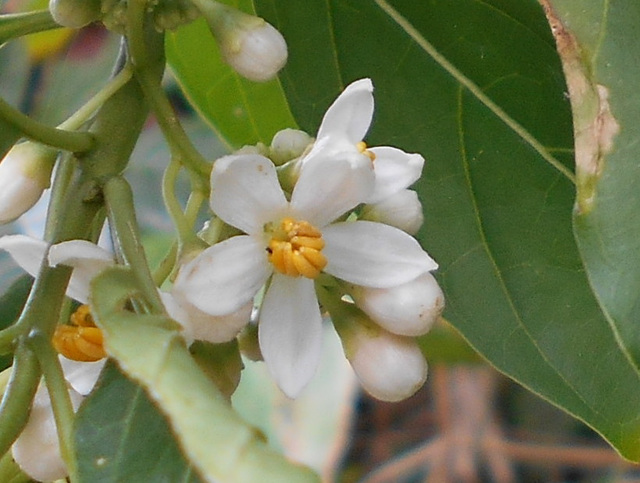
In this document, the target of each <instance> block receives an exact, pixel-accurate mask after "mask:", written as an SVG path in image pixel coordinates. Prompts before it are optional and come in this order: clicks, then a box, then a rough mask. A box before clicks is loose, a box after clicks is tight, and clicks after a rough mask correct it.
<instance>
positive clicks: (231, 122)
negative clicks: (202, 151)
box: [166, 0, 295, 148]
mask: <svg viewBox="0 0 640 483" xmlns="http://www.w3.org/2000/svg"><path fill="white" fill-rule="evenodd" d="M225 3H232V4H234V5H236V6H238V7H239V8H240V9H242V10H243V11H245V12H252V7H251V2H250V1H248V0H240V1H235V2H225ZM166 45H167V59H168V61H169V64H170V65H171V68H172V70H173V72H174V74H175V76H176V78H177V79H178V81H179V82H180V84H181V86H182V88H183V90H184V92H185V93H186V95H187V97H188V98H189V99H190V100H191V102H192V103H193V105H194V106H195V107H196V109H197V110H198V111H199V112H200V114H201V115H202V116H203V117H204V118H205V119H206V120H207V121H208V122H210V123H211V124H212V126H213V127H214V128H215V129H216V131H217V132H218V134H219V136H220V137H221V138H222V139H224V140H225V141H226V142H227V143H228V145H229V146H230V147H235V148H238V147H241V146H242V145H244V144H255V143H257V142H258V141H260V142H263V143H265V144H267V145H269V144H270V143H271V138H272V137H273V135H274V134H275V133H276V132H278V131H279V130H281V129H284V128H288V127H289V128H290V127H295V120H294V119H293V117H292V116H291V113H290V112H289V107H288V104H287V102H286V99H285V98H284V94H283V92H282V88H281V86H280V83H279V81H278V80H277V79H275V80H272V81H269V82H265V83H256V82H251V81H248V80H246V79H243V78H242V77H241V76H239V75H238V74H236V72H235V71H234V70H233V69H232V68H231V67H229V66H228V65H227V64H225V63H224V62H223V61H222V59H221V57H220V51H219V49H218V45H217V44H216V42H215V40H214V38H213V36H212V35H211V33H210V31H209V28H208V26H207V24H206V22H205V21H204V19H203V18H201V19H200V20H198V21H196V22H193V23H191V24H189V25H187V26H184V27H181V28H179V29H178V30H177V31H176V32H174V33H169V34H168V35H167V42H166Z"/></svg>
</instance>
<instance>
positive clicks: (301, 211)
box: [291, 152, 375, 227]
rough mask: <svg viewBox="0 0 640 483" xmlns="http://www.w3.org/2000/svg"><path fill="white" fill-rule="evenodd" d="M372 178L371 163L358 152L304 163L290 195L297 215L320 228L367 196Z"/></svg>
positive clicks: (372, 183) (292, 206)
mask: <svg viewBox="0 0 640 483" xmlns="http://www.w3.org/2000/svg"><path fill="white" fill-rule="evenodd" d="M374 182H375V177H374V173H373V166H372V165H371V160H370V159H369V158H367V157H366V156H364V155H362V154H360V153H357V152H355V153H353V154H352V155H350V156H348V157H346V158H345V157H340V156H331V157H327V158H322V159H320V158H316V159H313V160H312V161H311V162H305V163H304V164H303V166H302V170H301V172H300V177H299V178H298V181H297V182H296V186H295V188H294V190H293V194H292V195H291V209H292V210H293V212H294V213H295V215H296V216H299V217H301V218H303V219H305V220H306V221H308V222H310V223H312V224H314V225H316V227H322V226H324V225H326V224H327V223H330V222H331V221H333V220H335V219H336V218H338V217H340V216H341V215H343V214H344V213H346V212H347V211H348V210H350V209H352V208H355V207H356V206H357V205H359V204H360V203H362V202H364V201H365V199H366V198H368V197H369V195H370V193H371V190H372V189H373V186H374Z"/></svg>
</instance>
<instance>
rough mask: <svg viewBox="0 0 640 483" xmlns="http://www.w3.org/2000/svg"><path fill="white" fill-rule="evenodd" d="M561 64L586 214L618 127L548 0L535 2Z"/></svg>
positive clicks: (581, 205) (580, 204)
mask: <svg viewBox="0 0 640 483" xmlns="http://www.w3.org/2000/svg"><path fill="white" fill-rule="evenodd" d="M539 1H540V4H541V5H542V7H543V9H544V12H545V14H546V16H547V20H548V22H549V25H550V27H551V32H552V34H553V36H554V38H555V40H556V48H557V49H558V54H559V55H560V60H561V61H562V69H563V71H564V75H565V78H566V81H567V88H568V89H569V98H570V100H571V111H572V113H573V131H574V143H575V159H576V175H577V176H576V178H577V189H578V195H577V208H578V213H582V214H583V213H587V212H589V211H590V210H591V207H592V206H593V203H594V201H595V188H596V182H597V180H598V178H599V177H600V174H601V172H602V168H603V163H604V157H605V155H606V154H607V153H608V152H610V151H611V149H612V147H613V144H614V140H615V137H616V135H617V134H618V132H619V130H620V126H619V124H618V122H617V121H616V119H615V118H614V117H613V114H612V113H611V109H610V106H609V91H608V89H607V88H606V87H605V86H603V85H599V84H597V83H596V81H595V79H594V78H593V77H592V74H591V72H592V70H591V65H590V61H589V60H588V59H587V57H586V56H585V55H584V54H583V52H582V49H581V48H580V45H579V44H578V42H577V40H576V38H575V37H574V35H573V34H572V33H571V31H570V29H568V28H566V26H565V25H564V24H563V23H562V21H561V20H560V19H559V18H558V16H557V15H556V13H555V12H554V11H553V8H552V7H551V5H550V3H549V0H539Z"/></svg>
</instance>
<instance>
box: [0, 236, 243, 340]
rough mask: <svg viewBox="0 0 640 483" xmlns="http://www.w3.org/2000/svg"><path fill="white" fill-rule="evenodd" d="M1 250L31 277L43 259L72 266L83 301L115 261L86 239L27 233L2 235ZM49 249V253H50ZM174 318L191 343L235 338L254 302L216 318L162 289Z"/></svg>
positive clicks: (74, 294)
mask: <svg viewBox="0 0 640 483" xmlns="http://www.w3.org/2000/svg"><path fill="white" fill-rule="evenodd" d="M0 250H5V251H6V252H8V253H9V255H11V257H12V258H13V259H14V260H15V261H16V263H17V264H18V265H20V267H22V268H23V269H24V270H25V271H26V272H27V273H29V274H30V275H31V276H32V277H35V276H36V275H37V274H38V272H39V271H40V266H41V265H42V263H43V260H44V259H45V257H46V259H47V263H48V264H49V265H50V266H56V265H67V266H70V267H72V268H73V272H72V274H71V279H70V280H69V285H68V286H67V295H68V296H69V297H71V298H72V299H74V300H77V301H78V302H80V303H82V304H87V303H89V287H90V283H91V280H92V279H93V278H94V277H95V276H96V275H98V274H99V273H100V272H101V271H102V270H104V269H105V268H107V267H110V266H112V265H114V264H115V260H114V258H113V254H111V252H109V251H107V250H105V249H104V248H101V247H99V246H98V245H95V244H94V243H91V242H88V241H86V240H70V241H66V242H61V243H57V244H55V245H51V247H50V248H49V244H48V243H47V242H45V241H43V240H40V239H37V238H33V237H29V236H25V235H7V236H3V237H0ZM47 251H48V255H47ZM159 293H160V297H161V298H162V302H163V303H164V305H165V308H166V309H167V313H168V314H169V316H170V317H171V318H173V319H174V320H175V321H176V322H178V323H179V324H180V325H181V326H182V335H183V337H184V338H185V340H186V341H187V344H190V343H191V342H193V341H194V340H205V341H207V342H213V343H220V342H227V341H230V340H231V339H233V338H234V337H235V336H236V335H237V334H238V332H240V330H241V329H242V328H243V327H244V325H245V324H246V323H247V322H248V320H249V318H250V315H251V309H252V306H251V304H248V305H247V306H244V307H240V308H239V309H238V310H237V311H236V312H234V313H231V314H225V316H224V317H214V316H211V315H209V314H206V313H203V312H202V311H200V310H198V309H197V308H196V307H194V306H193V305H191V304H190V303H189V302H188V301H187V300H185V299H184V298H183V297H180V296H179V294H176V295H174V294H171V293H167V292H159Z"/></svg>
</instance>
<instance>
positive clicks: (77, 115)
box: [58, 65, 133, 131]
mask: <svg viewBox="0 0 640 483" xmlns="http://www.w3.org/2000/svg"><path fill="white" fill-rule="evenodd" d="M132 75H133V69H132V68H131V66H130V65H125V66H124V67H123V69H122V70H121V71H120V72H118V73H117V74H116V75H115V76H113V77H112V78H111V79H110V80H109V82H108V83H107V85H105V86H104V87H103V88H102V89H100V90H99V91H98V92H97V93H96V94H95V95H94V96H93V97H92V98H91V99H89V100H88V101H87V102H86V103H85V104H84V105H83V106H82V107H81V108H80V109H78V110H77V111H76V112H74V113H73V115H72V116H71V117H69V118H68V119H67V120H66V121H64V122H63V123H62V124H60V125H58V128H59V129H68V130H71V131H73V130H76V129H79V128H80V126H82V125H83V124H84V123H85V122H86V121H87V119H89V118H90V117H91V116H92V115H93V114H94V113H95V112H96V111H97V110H98V109H100V107H101V106H102V105H103V104H104V103H105V102H106V101H107V99H109V98H110V97H111V96H112V95H114V94H115V93H116V92H117V91H118V90H120V88H121V87H122V86H124V85H125V84H126V83H127V82H129V80H130V79H131V76H132Z"/></svg>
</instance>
